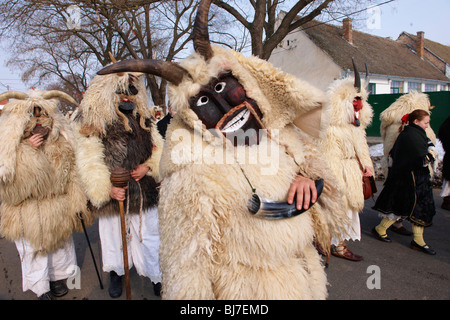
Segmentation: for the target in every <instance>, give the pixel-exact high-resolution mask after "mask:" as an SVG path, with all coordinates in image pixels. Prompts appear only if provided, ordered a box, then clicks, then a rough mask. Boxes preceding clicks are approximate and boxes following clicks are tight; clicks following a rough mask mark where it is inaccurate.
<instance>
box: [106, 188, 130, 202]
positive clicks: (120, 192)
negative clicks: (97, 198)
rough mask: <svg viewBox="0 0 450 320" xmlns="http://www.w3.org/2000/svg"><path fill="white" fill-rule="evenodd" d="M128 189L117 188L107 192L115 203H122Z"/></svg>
mask: <svg viewBox="0 0 450 320" xmlns="http://www.w3.org/2000/svg"><path fill="white" fill-rule="evenodd" d="M127 188H128V186H127V187H125V188H118V187H114V186H113V187H111V190H110V191H109V196H110V197H111V198H113V199H115V200H117V201H124V200H125V190H126V189H127Z"/></svg>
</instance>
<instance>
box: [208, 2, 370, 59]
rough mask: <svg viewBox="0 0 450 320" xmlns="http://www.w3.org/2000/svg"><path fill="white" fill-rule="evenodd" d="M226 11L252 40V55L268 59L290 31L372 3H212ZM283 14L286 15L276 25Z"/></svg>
mask: <svg viewBox="0 0 450 320" xmlns="http://www.w3.org/2000/svg"><path fill="white" fill-rule="evenodd" d="M212 2H213V3H214V4H215V5H217V6H219V7H220V8H222V9H224V10H225V11H227V12H228V13H229V14H230V15H231V16H232V17H233V18H234V19H235V20H236V21H238V22H239V23H240V24H241V25H242V26H243V27H244V28H245V29H246V30H247V31H248V34H249V35H250V38H251V53H252V54H253V55H255V56H258V57H260V58H261V59H265V60H267V59H269V57H270V55H271V53H272V51H273V49H274V48H275V47H276V46H277V45H278V44H279V43H280V42H281V41H282V40H283V39H284V37H285V36H286V35H287V34H288V33H289V32H291V31H293V30H295V29H297V28H299V27H301V26H303V25H304V24H305V23H307V22H310V21H312V20H313V19H315V18H317V17H319V16H321V15H324V14H325V13H326V14H327V15H328V16H333V15H336V13H337V12H340V13H342V14H344V15H345V14H348V13H350V12H352V11H353V12H355V11H358V8H361V7H362V6H364V5H366V4H367V3H370V2H372V0H365V1H357V0H298V1H293V0H292V1H290V0H248V3H243V1H242V0H240V1H236V0H212ZM280 10H284V11H285V12H286V14H285V15H283V18H282V19H280V21H277V17H278V14H279V12H280Z"/></svg>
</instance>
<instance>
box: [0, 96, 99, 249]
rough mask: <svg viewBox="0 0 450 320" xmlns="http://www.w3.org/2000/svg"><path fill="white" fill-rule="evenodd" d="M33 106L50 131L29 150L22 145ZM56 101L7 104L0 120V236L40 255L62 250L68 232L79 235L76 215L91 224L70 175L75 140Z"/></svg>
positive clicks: (73, 170) (36, 98) (76, 183)
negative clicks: (42, 114)
mask: <svg viewBox="0 0 450 320" xmlns="http://www.w3.org/2000/svg"><path fill="white" fill-rule="evenodd" d="M34 105H38V106H40V107H41V108H42V109H43V111H45V112H46V113H47V114H48V118H47V120H48V121H47V122H45V123H41V124H42V125H43V126H48V127H49V128H51V131H50V134H49V136H48V138H47V140H45V141H44V142H43V144H42V145H41V146H40V147H39V148H37V149H35V148H33V147H32V146H31V143H30V142H29V141H28V137H29V136H30V131H31V130H32V129H33V127H34V124H35V123H36V118H35V117H33V115H32V112H33V107H34ZM56 108H57V101H55V100H53V101H52V100H44V99H42V98H40V97H39V96H34V97H32V98H29V99H26V100H12V101H11V102H9V103H8V104H7V105H6V106H5V108H4V109H3V114H2V116H1V118H0V137H1V140H2V143H1V144H0V201H1V206H0V216H1V233H2V235H4V236H5V237H6V238H7V239H8V240H11V241H15V240H19V239H21V238H24V239H25V240H27V241H28V242H29V243H30V244H31V245H32V246H33V248H34V249H35V250H36V251H38V252H39V253H40V254H46V253H49V252H54V251H55V250H56V249H58V248H60V247H62V246H63V245H64V243H65V242H66V241H67V240H68V239H69V238H70V236H71V235H72V234H73V231H74V230H77V231H82V227H81V223H80V220H79V218H78V216H77V214H78V213H82V214H83V218H84V220H85V223H86V225H89V224H91V223H92V217H91V215H90V212H89V211H88V210H87V207H86V205H87V198H86V196H85V194H84V192H83V189H82V187H81V185H80V182H79V179H78V177H77V174H76V167H75V166H76V164H75V149H76V144H75V139H74V135H73V132H72V130H71V128H70V125H69V124H68V122H67V120H66V119H65V118H64V117H63V115H62V114H60V113H59V112H58V111H57V110H56Z"/></svg>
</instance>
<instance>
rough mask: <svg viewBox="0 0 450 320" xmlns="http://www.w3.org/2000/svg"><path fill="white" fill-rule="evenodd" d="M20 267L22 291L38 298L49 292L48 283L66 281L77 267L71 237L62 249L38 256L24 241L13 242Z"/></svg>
mask: <svg viewBox="0 0 450 320" xmlns="http://www.w3.org/2000/svg"><path fill="white" fill-rule="evenodd" d="M15 244H16V248H17V251H18V252H19V256H20V261H21V266H22V287H23V291H24V292H25V291H27V290H31V291H33V292H34V293H35V294H36V295H37V296H38V297H39V296H40V295H42V294H44V293H46V292H48V291H50V281H57V280H62V279H67V278H69V277H70V276H72V275H73V272H74V266H76V265H77V258H76V254H75V245H74V243H73V238H72V237H71V238H70V240H69V241H68V242H66V243H65V244H64V247H62V248H60V249H58V250H56V251H55V252H52V253H49V254H46V255H40V254H36V252H35V250H34V249H33V248H32V247H31V246H30V244H29V243H28V242H27V241H26V240H25V239H20V240H16V241H15Z"/></svg>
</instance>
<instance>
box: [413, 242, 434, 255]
mask: <svg viewBox="0 0 450 320" xmlns="http://www.w3.org/2000/svg"><path fill="white" fill-rule="evenodd" d="M411 249H414V250H419V251H422V252H425V253H427V254H431V255H435V254H436V251H434V250H433V249H431V248H430V247H429V246H427V245H424V246H423V247H422V246H420V245H418V244H417V243H416V242H415V241H414V240H413V241H411Z"/></svg>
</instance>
